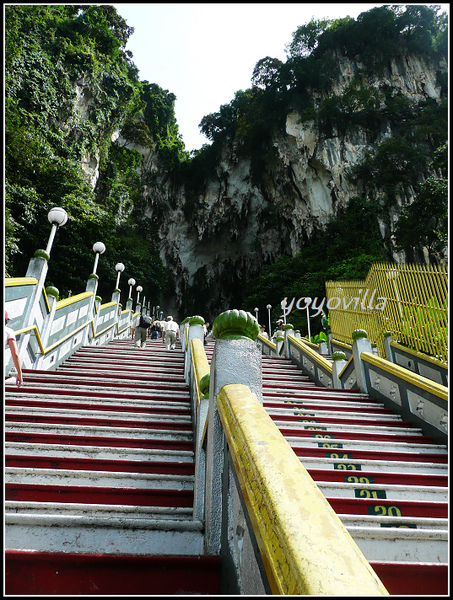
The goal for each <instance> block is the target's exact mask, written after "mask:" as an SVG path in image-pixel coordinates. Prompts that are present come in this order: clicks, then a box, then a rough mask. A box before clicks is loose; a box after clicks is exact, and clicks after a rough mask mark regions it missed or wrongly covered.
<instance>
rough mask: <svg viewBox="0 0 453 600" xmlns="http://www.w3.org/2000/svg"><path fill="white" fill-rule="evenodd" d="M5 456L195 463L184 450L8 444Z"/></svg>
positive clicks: (189, 453)
mask: <svg viewBox="0 0 453 600" xmlns="http://www.w3.org/2000/svg"><path fill="white" fill-rule="evenodd" d="M5 454H12V455H20V456H37V455H39V456H43V457H44V456H52V457H61V458H101V459H108V460H137V461H159V462H160V461H171V462H193V460H194V453H193V452H190V451H184V450H158V449H156V450H154V449H150V450H147V449H146V448H104V447H101V446H99V447H95V446H69V445H63V444H34V443H26V444H21V443H15V442H6V444H5Z"/></svg>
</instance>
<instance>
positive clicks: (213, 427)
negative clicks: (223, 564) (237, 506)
mask: <svg viewBox="0 0 453 600" xmlns="http://www.w3.org/2000/svg"><path fill="white" fill-rule="evenodd" d="M212 333H213V336H214V337H215V338H216V343H215V348H214V353H213V355H212V360H211V372H210V388H209V408H208V433H207V452H206V490H205V508H206V513H205V515H206V516H205V518H206V531H205V548H206V552H207V553H208V554H219V553H220V549H221V533H222V515H223V508H224V502H226V501H227V498H226V497H225V493H226V492H225V491H224V487H223V483H224V481H223V473H224V468H225V443H226V442H225V436H224V434H223V427H222V423H221V420H220V416H219V413H218V410H217V394H218V393H219V391H220V389H221V388H222V387H223V386H224V385H228V384H230V383H242V384H245V385H247V386H249V388H250V390H251V391H252V392H253V393H254V394H256V396H257V398H258V399H259V400H260V401H261V402H262V401H263V395H262V377H261V352H260V349H259V346H258V345H257V344H256V342H255V340H256V338H257V337H258V333H259V324H258V322H257V320H256V319H255V317H254V316H253V315H251V314H250V313H246V312H245V311H238V310H229V311H226V312H225V313H222V314H221V315H219V316H218V317H217V319H215V321H214V323H213V326H212Z"/></svg>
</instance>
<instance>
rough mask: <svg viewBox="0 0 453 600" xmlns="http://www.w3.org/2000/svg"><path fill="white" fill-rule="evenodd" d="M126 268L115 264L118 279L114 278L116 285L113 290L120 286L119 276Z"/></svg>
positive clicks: (121, 264)
mask: <svg viewBox="0 0 453 600" xmlns="http://www.w3.org/2000/svg"><path fill="white" fill-rule="evenodd" d="M125 268H126V267H125V266H124V265H123V263H117V264H116V265H115V271H117V272H118V277H117V278H116V285H115V289H116V290H117V289H119V288H118V286H119V284H120V275H121V273H122V272H123V271H124V269H125Z"/></svg>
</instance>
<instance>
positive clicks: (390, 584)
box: [370, 561, 449, 597]
mask: <svg viewBox="0 0 453 600" xmlns="http://www.w3.org/2000/svg"><path fill="white" fill-rule="evenodd" d="M370 565H371V566H372V567H373V569H374V571H375V572H376V574H377V576H378V577H379V579H380V580H381V581H382V583H383V584H384V585H385V587H386V588H387V591H388V592H389V594H390V595H391V596H405V597H408V596H448V582H449V577H448V565H446V564H442V563H408V562H394V563H385V562H373V561H372V562H370Z"/></svg>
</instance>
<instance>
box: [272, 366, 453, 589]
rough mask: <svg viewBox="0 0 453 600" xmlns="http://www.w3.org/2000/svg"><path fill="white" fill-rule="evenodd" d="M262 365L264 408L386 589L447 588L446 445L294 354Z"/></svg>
mask: <svg viewBox="0 0 453 600" xmlns="http://www.w3.org/2000/svg"><path fill="white" fill-rule="evenodd" d="M262 370H263V401H264V407H265V408H266V410H267V411H268V413H269V415H270V416H271V418H272V419H273V420H274V422H275V424H276V425H277V426H278V427H279V429H280V431H281V432H282V434H283V435H284V436H285V438H286V439H287V440H288V442H289V443H290V445H291V447H292V448H293V450H294V452H295V453H296V455H297V456H299V458H300V461H301V462H302V464H303V465H304V466H305V468H306V469H307V471H308V472H309V473H310V475H311V477H312V478H313V479H314V480H315V481H316V483H317V485H318V487H319V488H320V489H321V491H322V492H323V494H324V495H325V497H326V498H327V500H328V501H329V503H330V505H331V506H332V507H333V509H334V510H335V511H336V513H337V514H338V516H339V517H340V519H341V520H342V522H343V524H344V525H345V527H346V529H347V530H348V531H349V533H350V534H351V536H352V537H353V539H354V540H355V542H356V543H357V545H358V546H359V548H360V549H361V550H362V552H363V553H364V555H365V556H366V558H367V559H368V561H369V562H370V563H371V565H372V566H373V568H374V569H375V571H376V573H377V574H378V576H379V577H380V578H381V580H382V582H383V583H384V585H385V586H386V587H387V589H388V591H389V592H390V594H392V595H405V596H406V595H436V594H438V595H442V594H448V566H447V563H448V537H447V534H448V531H447V527H448V525H447V523H448V522H447V516H448V505H447V498H448V488H447V485H448V450H447V447H446V446H443V445H439V444H436V443H435V442H434V441H433V439H431V438H430V437H427V436H424V435H423V434H422V432H421V430H419V429H417V428H415V427H413V426H412V425H411V423H408V422H403V421H402V419H401V417H400V416H399V415H397V414H394V413H392V412H391V411H390V410H388V409H386V408H384V406H383V405H382V404H380V403H378V402H377V401H375V400H373V399H371V398H369V397H368V396H367V395H365V394H361V393H359V392H357V391H342V390H332V389H327V388H320V387H315V385H314V383H313V382H311V381H310V380H309V379H308V377H306V376H305V375H303V374H302V373H301V371H300V370H299V369H298V368H297V367H296V366H295V365H293V363H291V361H290V360H287V359H283V358H271V357H264V356H263V362H262Z"/></svg>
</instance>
